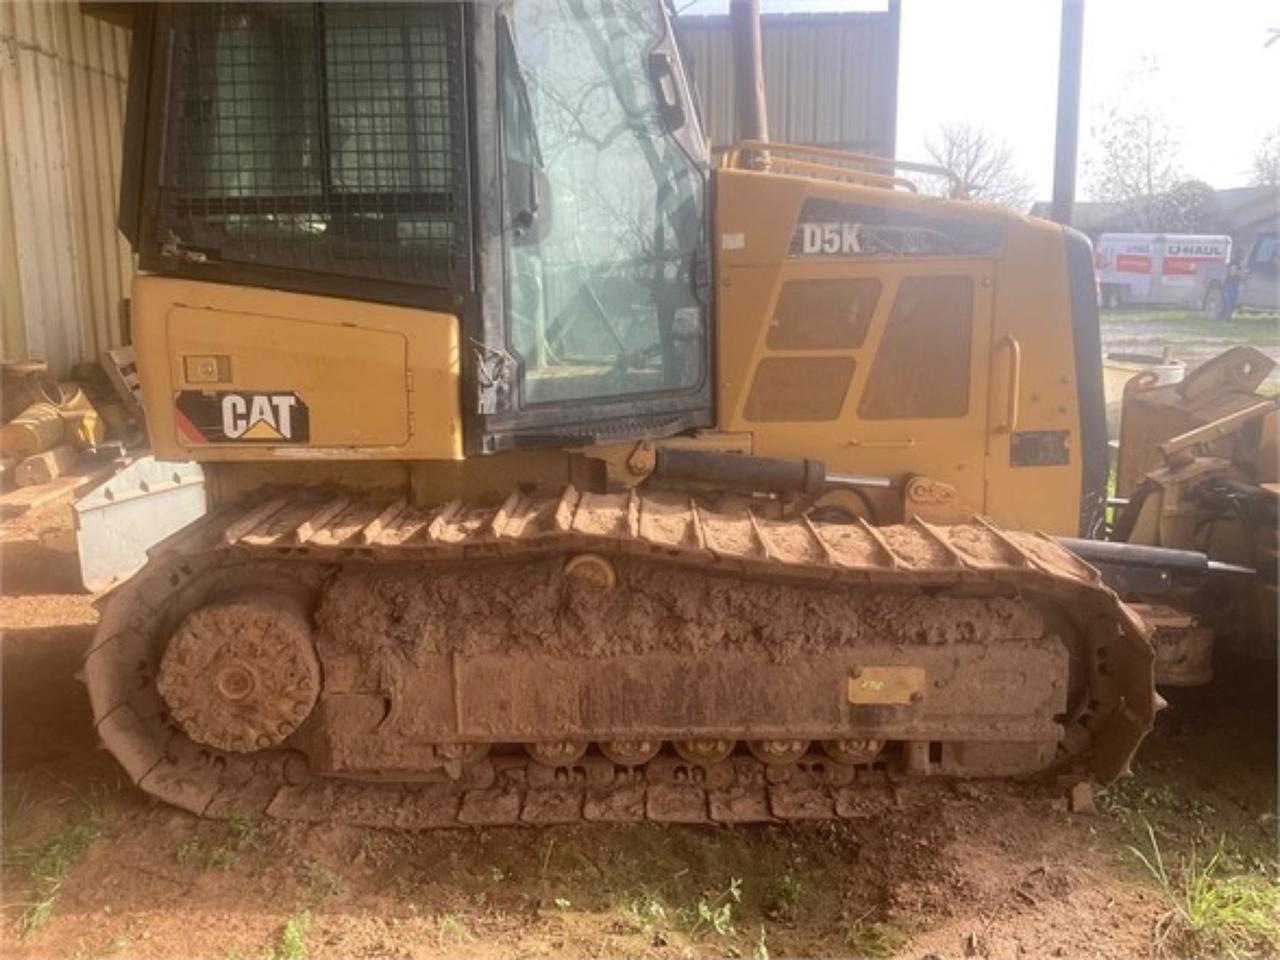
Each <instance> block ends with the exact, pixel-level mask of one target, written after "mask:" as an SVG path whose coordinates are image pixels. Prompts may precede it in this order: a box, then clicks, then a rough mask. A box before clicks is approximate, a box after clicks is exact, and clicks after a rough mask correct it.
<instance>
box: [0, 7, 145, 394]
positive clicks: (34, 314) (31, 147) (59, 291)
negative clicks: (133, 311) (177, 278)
mask: <svg viewBox="0 0 1280 960" xmlns="http://www.w3.org/2000/svg"><path fill="white" fill-rule="evenodd" d="M128 62H129V30H128V29H127V28H125V27H123V26H118V25H116V24H113V23H108V22H105V21H103V20H99V19H95V18H93V17H89V16H86V15H85V14H84V13H83V12H82V11H81V10H80V8H79V6H78V5H77V4H75V3H63V2H47V0H44V2H42V0H4V2H0V159H2V161H3V162H0V333H2V339H0V354H3V356H5V357H24V356H33V357H40V358H42V359H46V360H48V361H49V363H50V366H51V367H52V368H53V371H54V372H55V373H56V374H59V375H61V374H65V373H66V372H67V370H68V369H69V368H70V367H71V366H72V365H73V364H75V363H77V362H79V361H81V360H91V359H96V358H97V357H98V355H99V354H100V353H101V352H102V351H103V350H105V349H107V348H108V347H111V346H118V345H120V342H121V338H122V336H123V332H122V329H121V322H120V316H119V311H120V301H121V299H122V298H123V297H124V296H126V295H127V291H128V289H129V279H130V277H131V276H132V275H133V257H132V254H131V252H130V250H129V245H128V243H127V242H125V241H124V239H123V238H122V237H120V235H119V234H118V233H117V232H116V192H117V185H118V184H119V182H120V141H121V135H122V130H123V124H124V104H125V88H126V84H127V75H128Z"/></svg>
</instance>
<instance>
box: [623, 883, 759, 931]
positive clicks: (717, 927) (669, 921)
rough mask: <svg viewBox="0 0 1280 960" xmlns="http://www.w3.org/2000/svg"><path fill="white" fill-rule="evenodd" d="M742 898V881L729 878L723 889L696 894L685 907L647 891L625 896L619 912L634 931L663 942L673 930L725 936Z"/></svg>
mask: <svg viewBox="0 0 1280 960" xmlns="http://www.w3.org/2000/svg"><path fill="white" fill-rule="evenodd" d="M741 901H742V881H741V880H739V879H738V878H737V877H733V878H731V879H730V880H729V885H728V886H727V887H725V889H724V890H721V891H718V892H716V893H714V894H711V895H704V896H701V897H699V898H698V899H697V900H696V901H694V902H693V903H690V904H688V905H687V906H682V907H676V908H674V909H672V908H671V907H669V906H667V904H666V902H665V901H664V900H663V899H662V898H661V897H660V896H658V895H657V894H656V893H653V892H652V891H649V890H642V891H640V892H639V893H637V894H632V895H630V896H627V897H624V898H623V900H622V901H621V902H620V903H619V904H618V908H617V909H618V913H619V914H620V915H621V916H622V918H623V919H624V920H625V921H626V922H627V923H628V924H629V925H630V926H631V927H632V928H633V929H634V930H636V931H637V932H640V933H643V934H644V935H645V936H646V937H648V938H650V939H651V940H655V941H663V942H665V941H666V939H667V934H668V933H670V932H672V931H678V932H680V933H683V934H684V935H685V936H687V937H689V938H690V939H693V938H697V937H702V936H706V935H708V934H714V935H715V936H718V937H727V936H730V935H731V934H733V933H734V929H733V905H734V904H736V903H740V902H741Z"/></svg>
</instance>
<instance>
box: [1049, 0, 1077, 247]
mask: <svg viewBox="0 0 1280 960" xmlns="http://www.w3.org/2000/svg"><path fill="white" fill-rule="evenodd" d="M1083 48H1084V0H1062V36H1061V40H1060V47H1059V53H1058V127H1057V133H1056V135H1055V140H1054V158H1053V213H1052V217H1053V219H1054V220H1055V221H1057V222H1058V223H1062V224H1068V225H1069V224H1070V223H1071V218H1072V215H1073V213H1074V207H1075V200H1076V160H1077V154H1078V152H1079V142H1080V63H1081V55H1082V51H1083Z"/></svg>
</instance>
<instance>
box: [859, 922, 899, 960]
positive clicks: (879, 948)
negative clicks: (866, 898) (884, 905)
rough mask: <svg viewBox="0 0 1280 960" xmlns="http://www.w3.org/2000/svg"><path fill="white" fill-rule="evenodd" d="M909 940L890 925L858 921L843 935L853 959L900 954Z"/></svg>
mask: <svg viewBox="0 0 1280 960" xmlns="http://www.w3.org/2000/svg"><path fill="white" fill-rule="evenodd" d="M910 940H911V938H910V937H909V936H907V934H905V933H904V932H903V931H902V930H899V929H898V928H897V927H895V926H894V925H893V924H891V923H883V922H872V923H866V922H864V921H862V920H859V921H858V922H856V923H855V924H853V926H851V927H850V928H849V929H848V931H847V932H846V933H845V936H844V945H845V946H846V947H848V948H849V950H850V951H851V952H852V954H853V955H854V956H855V957H892V956H894V955H895V954H897V953H899V952H901V951H902V949H903V948H904V947H906V945H907V943H908V942H910Z"/></svg>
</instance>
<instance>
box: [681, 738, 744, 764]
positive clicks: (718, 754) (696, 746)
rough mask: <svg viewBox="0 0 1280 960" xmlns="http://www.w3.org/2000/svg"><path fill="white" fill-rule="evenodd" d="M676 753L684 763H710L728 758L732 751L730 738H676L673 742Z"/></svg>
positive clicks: (732, 745) (732, 742)
mask: <svg viewBox="0 0 1280 960" xmlns="http://www.w3.org/2000/svg"><path fill="white" fill-rule="evenodd" d="M673 745H674V746H675V748H676V753H678V754H680V757H681V759H683V760H684V761H685V762H686V763H701V764H712V763H720V762H722V761H724V760H728V759H729V754H731V753H733V747H734V741H732V740H710V739H707V740H701V739H700V740H677V741H675V743H674V744H673Z"/></svg>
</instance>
